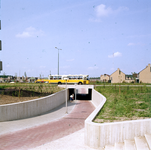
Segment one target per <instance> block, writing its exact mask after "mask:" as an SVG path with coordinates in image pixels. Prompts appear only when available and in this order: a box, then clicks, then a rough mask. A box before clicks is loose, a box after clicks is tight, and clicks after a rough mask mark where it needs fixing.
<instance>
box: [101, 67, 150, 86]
mask: <svg viewBox="0 0 151 150" xmlns="http://www.w3.org/2000/svg"><path fill="white" fill-rule="evenodd" d="M100 80H101V82H111V83H123V82H126V83H132V82H138V83H151V65H150V64H148V66H146V68H144V69H143V70H141V71H140V72H139V73H138V74H137V73H134V74H132V75H126V74H125V73H123V72H122V71H121V70H120V69H119V68H118V69H117V70H116V71H115V72H113V73H112V74H111V75H108V74H104V75H101V76H100Z"/></svg>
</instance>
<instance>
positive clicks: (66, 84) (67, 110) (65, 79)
mask: <svg viewBox="0 0 151 150" xmlns="http://www.w3.org/2000/svg"><path fill="white" fill-rule="evenodd" d="M64 80H66V114H68V106H67V98H68V96H67V80H68V78H64Z"/></svg>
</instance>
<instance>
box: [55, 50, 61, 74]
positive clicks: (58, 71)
mask: <svg viewBox="0 0 151 150" xmlns="http://www.w3.org/2000/svg"><path fill="white" fill-rule="evenodd" d="M55 48H56V49H58V75H59V50H62V49H59V48H57V47H55Z"/></svg>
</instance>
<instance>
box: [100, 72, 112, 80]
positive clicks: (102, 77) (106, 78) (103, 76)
mask: <svg viewBox="0 0 151 150" xmlns="http://www.w3.org/2000/svg"><path fill="white" fill-rule="evenodd" d="M100 80H101V82H109V80H110V75H108V74H104V75H101V76H100Z"/></svg>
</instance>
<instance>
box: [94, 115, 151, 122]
mask: <svg viewBox="0 0 151 150" xmlns="http://www.w3.org/2000/svg"><path fill="white" fill-rule="evenodd" d="M141 119H150V118H149V117H135V116H133V117H132V118H128V117H115V118H114V119H113V120H106V119H95V120H94V122H96V123H109V122H121V121H131V120H141Z"/></svg>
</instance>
